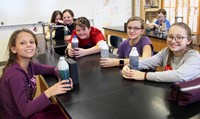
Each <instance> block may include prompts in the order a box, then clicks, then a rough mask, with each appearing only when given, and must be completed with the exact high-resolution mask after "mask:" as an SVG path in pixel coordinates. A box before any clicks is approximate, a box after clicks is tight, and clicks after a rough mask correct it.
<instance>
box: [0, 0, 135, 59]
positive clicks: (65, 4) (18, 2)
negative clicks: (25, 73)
mask: <svg viewBox="0 0 200 119" xmlns="http://www.w3.org/2000/svg"><path fill="white" fill-rule="evenodd" d="M131 8H132V0H85V1H84V0H1V4H0V13H1V17H0V23H1V22H3V23H4V25H1V24H0V63H1V62H4V61H6V60H7V52H6V50H7V44H8V39H9V37H10V35H11V33H12V32H13V31H15V30H17V29H21V28H28V29H30V30H33V28H34V27H35V26H33V24H37V23H38V22H39V21H44V22H49V20H50V18H51V14H52V12H53V11H54V10H61V11H63V10H64V9H72V10H73V11H74V14H75V18H76V17H79V16H85V17H87V18H89V19H90V21H91V22H92V25H93V26H95V27H97V28H99V29H100V30H102V31H103V29H102V27H106V26H122V25H124V22H126V21H127V19H128V18H129V17H131V16H132V13H131V11H132V9H131ZM37 28H38V31H37V32H35V31H34V33H35V34H41V33H42V30H41V29H42V27H41V24H40V26H37Z"/></svg>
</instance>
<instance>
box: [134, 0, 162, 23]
mask: <svg viewBox="0 0 200 119" xmlns="http://www.w3.org/2000/svg"><path fill="white" fill-rule="evenodd" d="M160 8H161V0H133V11H132V13H133V16H140V17H141V18H143V19H144V20H145V21H146V20H149V22H153V21H154V20H155V19H156V18H157V11H158V10H159V9H160Z"/></svg>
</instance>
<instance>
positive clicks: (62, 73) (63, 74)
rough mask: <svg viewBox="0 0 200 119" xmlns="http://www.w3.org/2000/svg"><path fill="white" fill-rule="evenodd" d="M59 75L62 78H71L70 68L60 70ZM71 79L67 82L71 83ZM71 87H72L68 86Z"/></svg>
mask: <svg viewBox="0 0 200 119" xmlns="http://www.w3.org/2000/svg"><path fill="white" fill-rule="evenodd" d="M58 73H59V76H60V79H61V80H69V70H58ZM70 83H71V82H70V80H69V82H67V84H70ZM67 88H70V87H67Z"/></svg>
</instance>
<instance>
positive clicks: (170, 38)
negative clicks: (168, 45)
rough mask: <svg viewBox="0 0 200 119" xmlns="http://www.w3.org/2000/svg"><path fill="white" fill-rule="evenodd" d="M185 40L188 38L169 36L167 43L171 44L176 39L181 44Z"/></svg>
mask: <svg viewBox="0 0 200 119" xmlns="http://www.w3.org/2000/svg"><path fill="white" fill-rule="evenodd" d="M183 38H187V37H182V36H176V37H173V36H167V41H170V42H171V41H172V40H173V39H174V40H175V41H176V42H177V43H180V42H182V40H183Z"/></svg>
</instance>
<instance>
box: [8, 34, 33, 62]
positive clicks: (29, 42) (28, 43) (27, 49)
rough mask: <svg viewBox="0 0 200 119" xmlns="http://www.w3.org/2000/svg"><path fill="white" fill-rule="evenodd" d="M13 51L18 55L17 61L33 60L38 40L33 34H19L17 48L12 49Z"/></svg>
mask: <svg viewBox="0 0 200 119" xmlns="http://www.w3.org/2000/svg"><path fill="white" fill-rule="evenodd" d="M11 51H12V52H13V53H14V54H17V59H18V60H19V59H31V58H32V57H33V56H34V55H35V52H36V39H34V37H33V36H32V34H30V33H27V32H21V33H19V34H18V36H17V38H16V42H15V46H12V47H11Z"/></svg>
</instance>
